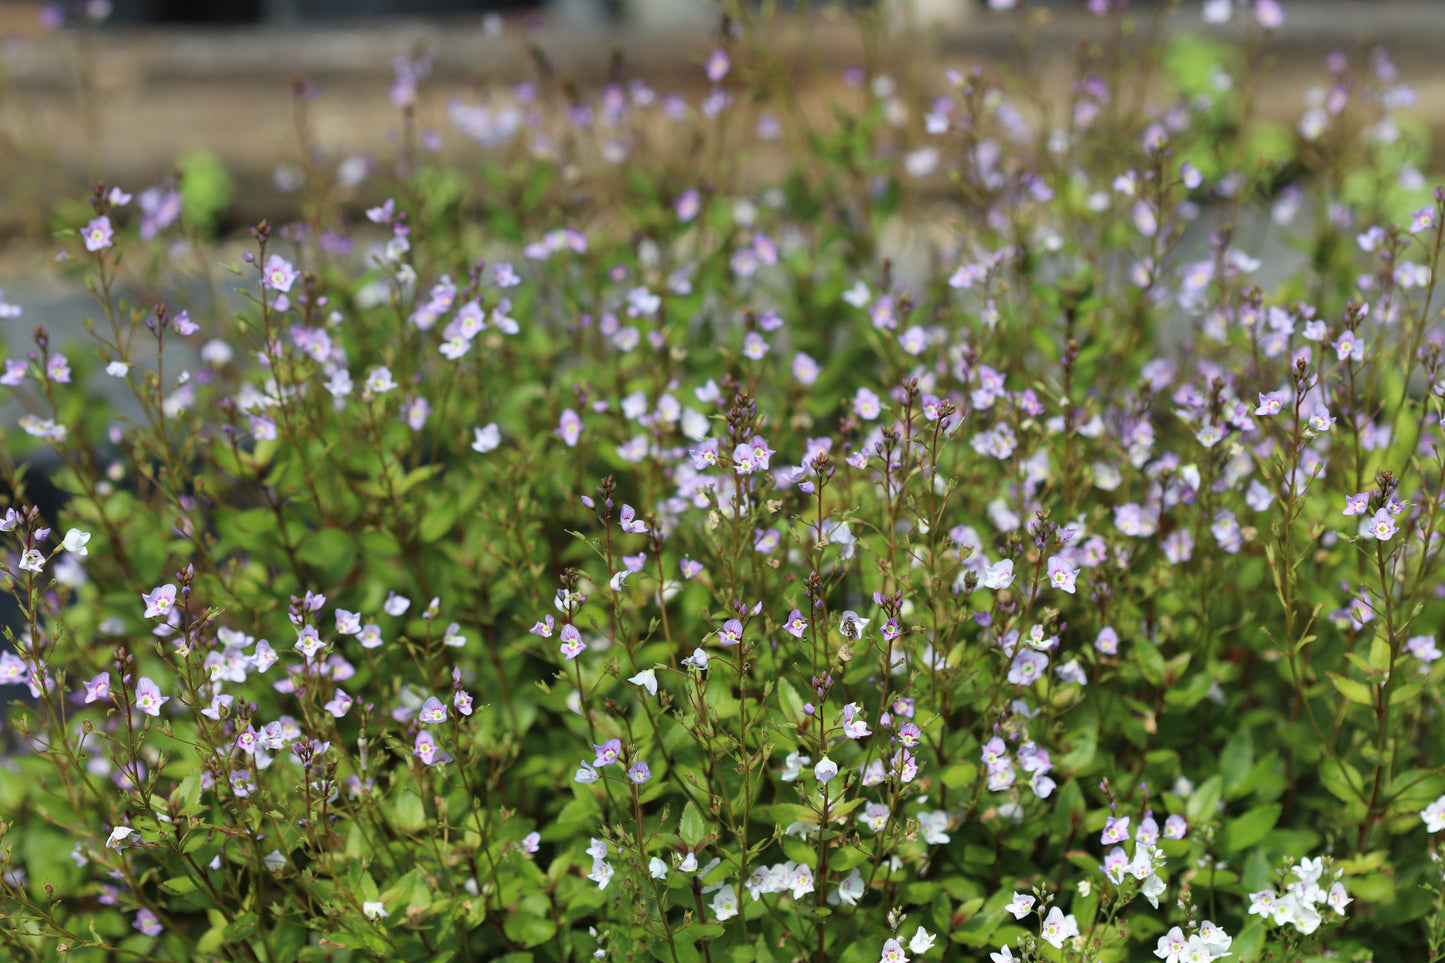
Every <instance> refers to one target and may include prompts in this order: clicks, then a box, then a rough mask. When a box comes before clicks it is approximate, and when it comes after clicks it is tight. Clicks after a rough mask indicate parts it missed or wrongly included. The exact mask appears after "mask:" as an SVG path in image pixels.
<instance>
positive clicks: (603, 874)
mask: <svg viewBox="0 0 1445 963" xmlns="http://www.w3.org/2000/svg"><path fill="white" fill-rule="evenodd" d="M612 874H613V869H612V864H611V863H609V862H607V860H605V859H594V860H592V872H590V873H588V874H587V878H588V879H590V880H592V882H594V883H596V884H597V888H598V889H606V888H607V884H608V883H610V882H612Z"/></svg>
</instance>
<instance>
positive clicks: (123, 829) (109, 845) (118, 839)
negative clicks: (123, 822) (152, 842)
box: [105, 826, 136, 851]
mask: <svg viewBox="0 0 1445 963" xmlns="http://www.w3.org/2000/svg"><path fill="white" fill-rule="evenodd" d="M135 834H136V832H135V830H134V829H131V828H130V827H129V826H117V827H115V828H114V829H112V830H111V831H110V838H109V839H107V840H106V841H105V848H106V849H114V850H117V851H119V850H122V849H128V848H129V847H130V846H131V845H132V843H133V842H134V840H132V839H131V837H132V836H134V835H135Z"/></svg>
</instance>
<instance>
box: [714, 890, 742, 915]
mask: <svg viewBox="0 0 1445 963" xmlns="http://www.w3.org/2000/svg"><path fill="white" fill-rule="evenodd" d="M712 915H713V919H714V920H716V921H717V922H719V923H721V922H723V921H725V920H730V919H732V918H733V917H734V916H737V915H738V894H737V892H736V891H735V890H734V889H733V885H732V883H728V884H727V885H726V886H724V887H723V888H722V889H720V890H718V891H717V893H716V894H714V895H713V898H712Z"/></svg>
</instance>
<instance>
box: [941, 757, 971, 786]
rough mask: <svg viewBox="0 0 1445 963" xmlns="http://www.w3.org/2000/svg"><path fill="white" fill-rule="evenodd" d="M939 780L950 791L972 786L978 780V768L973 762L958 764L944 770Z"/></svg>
mask: <svg viewBox="0 0 1445 963" xmlns="http://www.w3.org/2000/svg"><path fill="white" fill-rule="evenodd" d="M939 780H940V781H941V782H942V783H943V784H944V785H945V786H947V787H948V788H949V789H958V788H959V787H961V786H972V785H973V784H974V782H976V781H977V780H978V766H976V765H974V764H973V763H971V762H956V763H954V764H953V765H951V766H949V767H948V768H947V769H945V770H943V773H942V774H941V775H940V776H939Z"/></svg>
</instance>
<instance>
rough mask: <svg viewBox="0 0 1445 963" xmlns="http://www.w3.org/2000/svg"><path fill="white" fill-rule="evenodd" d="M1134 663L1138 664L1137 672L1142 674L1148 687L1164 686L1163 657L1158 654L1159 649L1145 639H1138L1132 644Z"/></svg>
mask: <svg viewBox="0 0 1445 963" xmlns="http://www.w3.org/2000/svg"><path fill="white" fill-rule="evenodd" d="M1134 661H1136V662H1138V663H1139V671H1140V672H1142V673H1143V674H1144V678H1145V680H1147V681H1148V682H1149V684H1150V685H1163V684H1164V673H1165V671H1166V670H1165V667H1164V656H1162V655H1160V654H1159V647H1158V646H1157V645H1155V644H1154V643H1153V642H1150V641H1148V640H1146V639H1138V640H1136V641H1135V642H1134Z"/></svg>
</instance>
